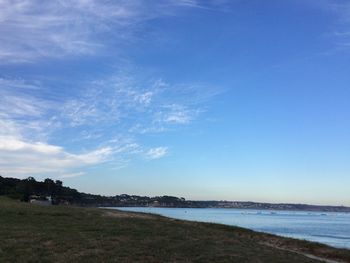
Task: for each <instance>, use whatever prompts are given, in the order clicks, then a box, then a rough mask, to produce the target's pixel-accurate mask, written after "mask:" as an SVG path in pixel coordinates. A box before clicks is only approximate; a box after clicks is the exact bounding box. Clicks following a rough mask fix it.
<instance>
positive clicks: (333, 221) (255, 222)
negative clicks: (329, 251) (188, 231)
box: [111, 207, 350, 249]
mask: <svg viewBox="0 0 350 263" xmlns="http://www.w3.org/2000/svg"><path fill="white" fill-rule="evenodd" d="M111 209H120V210H124V211H134V212H146V213H153V214H159V215H163V216H167V217H171V218H176V219H184V220H191V221H200V222H211V223H220V224H225V225H233V226H240V227H245V228H249V229H253V230H256V231H261V232H266V233H272V234H276V235H280V236H286V237H293V238H298V239H305V240H310V241H317V242H320V243H324V244H328V245H331V246H334V247H338V248H348V249H350V213H323V212H305V211H270V210H269V211H267V210H245V209H227V208H156V207H118V208H111Z"/></svg>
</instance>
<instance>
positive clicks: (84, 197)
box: [0, 176, 350, 212]
mask: <svg viewBox="0 0 350 263" xmlns="http://www.w3.org/2000/svg"><path fill="white" fill-rule="evenodd" d="M0 195H2V196H7V197H9V198H12V199H18V200H21V201H23V202H31V203H36V204H41V205H76V206H96V207H174V208H176V207H178V208H237V209H266V210H297V211H320V212H350V207H346V206H323V205H308V204H275V203H258V202H241V201H193V200H186V199H185V198H182V197H175V196H168V195H164V196H155V197H148V196H138V195H128V194H120V195H115V196H102V195H94V194H86V193H81V192H79V191H77V190H76V189H72V188H69V187H66V186H63V183H62V181H59V180H56V181H54V180H52V179H49V178H47V179H45V180H44V181H42V182H40V181H36V180H35V179H34V178H33V177H28V178H27V179H22V180H21V179H16V178H5V177H2V176H0Z"/></svg>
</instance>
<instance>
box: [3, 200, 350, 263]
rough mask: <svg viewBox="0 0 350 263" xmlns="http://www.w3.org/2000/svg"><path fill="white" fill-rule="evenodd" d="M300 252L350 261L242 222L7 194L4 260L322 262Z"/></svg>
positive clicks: (347, 255) (342, 253) (343, 253)
mask: <svg viewBox="0 0 350 263" xmlns="http://www.w3.org/2000/svg"><path fill="white" fill-rule="evenodd" d="M290 250H294V251H298V253H295V252H292V251H290ZM301 253H303V254H313V255H315V256H318V257H322V258H329V259H334V260H338V261H343V262H350V251H349V250H340V249H334V248H330V247H327V246H323V245H320V244H316V243H311V242H304V241H297V240H293V239H287V238H280V237H276V236H273V235H268V234H261V233H256V232H253V231H249V230H246V229H242V228H236V227H229V226H223V225H216V224H206V223H195V222H187V221H180V220H172V219H168V218H164V217H160V216H154V215H148V214H136V213H127V212H118V211H116V212H114V211H107V210H100V209H92V208H76V207H63V206H62V207H59V206H52V207H41V206H36V205H31V204H27V203H20V202H15V201H12V200H8V199H4V198H0V262H301V263H303V262H319V261H318V260H316V259H311V258H308V257H306V256H304V255H302V254H301Z"/></svg>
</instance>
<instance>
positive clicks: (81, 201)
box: [0, 176, 188, 207]
mask: <svg viewBox="0 0 350 263" xmlns="http://www.w3.org/2000/svg"><path fill="white" fill-rule="evenodd" d="M1 195H4V196H7V197H10V198H12V199H18V200H21V201H25V202H28V201H29V199H30V198H31V197H32V196H35V197H36V198H42V199H45V197H47V196H50V197H51V198H52V200H53V204H74V205H80V206H146V205H157V206H167V207H183V206H186V202H188V201H185V199H184V198H178V197H174V196H157V197H147V196H137V195H127V194H122V195H116V196H101V195H93V194H86V193H81V192H78V191H77V190H76V189H72V188H69V187H66V186H63V183H62V181H59V180H56V181H53V180H52V179H49V178H47V179H45V180H44V181H43V182H39V181H36V180H35V179H34V178H33V177H28V178H27V179H23V180H20V179H16V178H5V177H2V176H0V196H1Z"/></svg>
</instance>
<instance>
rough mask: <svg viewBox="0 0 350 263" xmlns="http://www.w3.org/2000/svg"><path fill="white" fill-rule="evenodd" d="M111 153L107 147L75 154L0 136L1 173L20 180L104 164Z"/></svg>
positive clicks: (44, 144)
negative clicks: (21, 178)
mask: <svg viewBox="0 0 350 263" xmlns="http://www.w3.org/2000/svg"><path fill="white" fill-rule="evenodd" d="M112 153H113V149H112V148H110V147H105V148H100V149H96V150H94V151H90V152H86V153H81V154H74V153H70V152H67V151H65V150H64V149H63V148H62V147H60V146H56V145H50V144H46V143H42V142H26V141H23V140H21V139H18V138H15V137H9V136H0V157H1V158H0V167H1V171H0V173H1V174H5V175H12V176H17V177H26V176H28V175H38V174H47V173H55V174H56V175H57V174H60V173H64V172H65V171H66V170H67V169H71V168H79V167H84V166H89V165H96V164H100V163H103V162H105V161H106V160H107V159H108V157H110V156H111V155H112Z"/></svg>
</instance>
